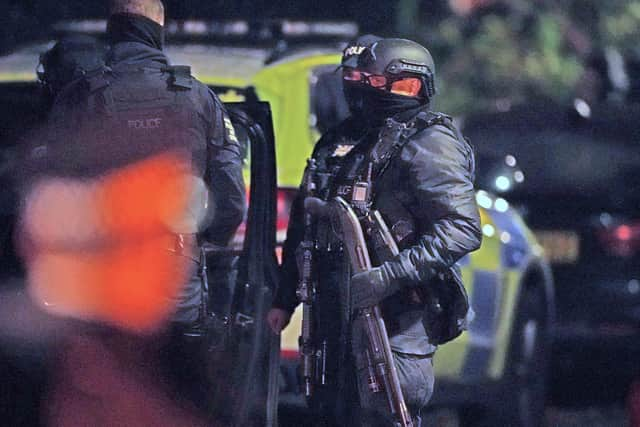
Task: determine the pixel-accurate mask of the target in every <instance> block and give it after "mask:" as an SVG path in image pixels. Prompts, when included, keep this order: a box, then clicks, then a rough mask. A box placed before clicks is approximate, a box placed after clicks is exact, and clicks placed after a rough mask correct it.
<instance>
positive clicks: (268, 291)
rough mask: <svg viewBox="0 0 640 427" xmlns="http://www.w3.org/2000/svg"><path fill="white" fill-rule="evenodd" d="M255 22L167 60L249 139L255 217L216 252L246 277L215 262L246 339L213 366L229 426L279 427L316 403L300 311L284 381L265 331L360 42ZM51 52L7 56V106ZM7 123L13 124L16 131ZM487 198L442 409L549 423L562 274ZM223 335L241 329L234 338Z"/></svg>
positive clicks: (273, 341) (217, 31)
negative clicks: (320, 145) (351, 44)
mask: <svg viewBox="0 0 640 427" xmlns="http://www.w3.org/2000/svg"><path fill="white" fill-rule="evenodd" d="M103 24H104V23H102V24H101V23H96V22H84V23H73V24H72V25H71V24H67V28H66V30H67V31H68V30H74V29H75V30H76V31H83V32H100V31H103V30H104V26H103ZM69 25H71V27H69ZM251 25H255V24H249V23H242V22H228V23H223V24H212V23H204V22H182V23H171V24H169V26H168V29H169V30H170V32H171V31H173V34H174V37H173V40H176V41H177V42H176V43H174V44H169V45H168V46H167V49H166V52H167V54H168V56H169V58H170V59H171V60H172V62H173V63H174V64H189V65H191V66H192V72H193V74H194V75H195V76H196V77H198V78H199V79H200V80H201V81H203V82H204V83H206V84H209V85H210V86H212V87H213V88H214V89H216V90H217V92H218V93H219V94H220V95H221V98H222V99H223V100H224V101H225V102H227V103H228V106H229V108H230V110H231V112H232V119H233V121H234V125H235V126H236V130H237V132H238V136H239V138H240V139H243V140H245V141H246V143H247V164H248V167H247V181H248V183H249V186H250V189H249V192H248V193H249V194H250V202H251V203H250V213H249V216H248V221H246V223H245V224H244V226H243V227H244V228H243V231H242V233H241V234H240V235H239V236H238V237H237V242H238V245H237V246H236V250H235V252H234V253H228V252H227V253H224V254H221V253H220V252H218V253H217V256H218V259H219V258H220V256H221V255H224V256H227V257H231V258H234V261H233V262H234V264H233V265H235V266H236V267H235V270H234V271H233V272H232V274H228V273H229V272H228V271H227V272H226V273H225V277H231V278H232V279H229V280H226V279H225V280H220V278H219V277H217V276H216V267H215V266H214V268H212V269H210V271H209V273H210V274H209V278H210V287H211V289H212V294H213V297H212V306H214V309H215V310H214V311H217V313H216V316H217V320H219V325H222V326H221V327H220V330H221V331H222V332H220V334H219V335H220V337H222V338H220V337H219V338H220V339H219V342H220V343H224V342H226V341H225V340H231V341H232V342H235V344H234V347H233V350H232V351H228V352H227V353H228V355H227V357H222V356H220V359H219V363H218V364H217V366H218V367H217V368H216V367H215V366H213V367H212V370H213V371H215V372H218V373H221V372H225V371H224V370H225V369H227V371H226V373H227V375H229V377H230V378H231V381H230V384H229V385H226V386H220V387H219V388H218V389H216V390H217V392H216V393H214V396H213V397H212V399H214V400H215V399H221V397H220V396H223V395H224V394H225V393H226V392H228V391H229V388H234V390H235V393H236V394H234V396H238V397H237V399H236V400H234V404H233V405H226V408H227V410H226V412H227V413H228V414H227V415H228V416H229V417H232V416H235V417H238V416H240V417H244V416H247V415H246V414H251V417H252V419H253V420H256V419H258V420H260V422H264V423H265V424H267V425H273V423H274V422H275V419H276V418H277V411H276V408H275V406H274V405H273V403H274V402H275V400H276V399H275V398H276V395H277V394H279V396H280V402H281V403H283V404H284V406H291V405H293V406H295V405H300V406H303V405H304V402H303V399H302V397H301V394H300V392H299V384H298V374H297V369H296V368H297V363H298V336H299V333H300V318H301V316H300V313H299V312H296V313H295V314H294V318H293V319H292V322H291V325H290V326H289V327H288V328H287V329H286V330H285V331H284V332H283V335H282V337H281V343H280V358H281V369H280V372H279V373H278V372H277V371H276V369H275V367H276V366H277V357H276V356H277V352H278V351H277V344H278V343H277V338H275V337H273V336H271V335H270V334H269V333H268V332H267V330H266V326H265V322H264V321H263V319H264V315H265V313H266V311H265V310H266V309H267V308H268V305H269V303H270V298H271V295H272V291H273V289H274V287H275V286H276V280H277V274H276V268H277V267H276V256H277V254H278V248H279V246H280V245H281V243H282V242H283V240H284V238H285V234H286V227H287V222H288V213H289V207H290V203H291V201H292V199H293V197H294V195H295V192H296V190H297V188H298V185H299V183H300V178H301V176H302V171H303V168H304V165H305V160H306V158H307V157H308V156H309V155H310V153H311V151H312V149H313V145H314V143H315V142H316V141H317V139H318V137H319V135H320V133H321V132H322V131H324V130H326V129H328V128H329V127H331V126H333V125H334V124H335V123H337V122H338V121H339V120H341V119H342V118H343V117H345V115H346V114H347V109H346V106H345V104H344V100H343V99H342V94H341V88H340V76H339V74H336V73H335V72H334V71H335V69H336V67H337V65H338V64H339V62H340V58H341V47H342V45H341V44H340V43H339V41H340V40H348V39H350V38H353V36H355V34H356V33H357V28H354V26H353V25H351V24H348V23H343V24H341V23H337V24H327V26H325V27H322V26H319V25H318V24H310V23H303V22H289V21H283V22H279V23H278V24H277V25H279V27H278V28H277V31H274V30H273V26H274V25H275V24H274V23H273V22H272V23H269V26H267V27H264V28H262V29H261V30H260V31H257V32H255V33H252V27H251ZM265 29H266V30H272V33H273V34H279V35H280V37H283V38H285V39H288V40H289V47H285V46H284V45H283V44H282V43H280V44H278V43H276V42H275V41H274V39H273V38H270V37H268V36H265V34H266V33H265V31H266V30H265ZM185 33H189V34H187V35H184V34H185ZM180 34H182V35H184V37H183V38H181V37H179V36H180ZM327 34H329V35H328V36H327ZM260 37H263V38H260ZM170 39H171V37H170ZM194 40H195V41H194ZM247 40H251V43H249V42H247ZM318 40H321V42H318ZM46 48H47V45H46V44H41V45H38V46H31V47H28V48H25V49H22V50H17V51H15V52H14V53H12V54H10V55H7V56H5V57H1V58H0V98H1V99H2V101H3V104H2V105H5V106H8V105H16V103H23V104H24V105H22V104H21V107H20V108H22V110H21V111H25V110H26V111H28V110H29V108H30V107H29V105H32V104H33V102H34V101H33V96H35V87H36V86H35V83H34V82H33V80H34V78H35V74H34V73H33V71H32V70H33V68H34V66H35V64H36V63H37V55H38V54H39V53H41V52H42V51H44V50H45V49H46ZM25 88H29V89H28V90H30V91H31V92H32V98H28V97H27V95H26V92H25V90H26V89H25ZM26 99H30V101H28V102H27V101H26ZM29 103H31V104H29ZM267 103H268V104H267ZM27 104H29V105H27ZM6 108H7V107H5V109H6ZM2 121H3V125H2V126H3V127H5V128H6V127H7V126H8V124H9V123H10V122H8V121H7V119H2ZM24 124H25V125H28V123H24ZM12 126H13V125H12ZM0 129H1V130H0V131H2V132H3V133H4V129H2V128H0ZM2 138H3V139H5V135H2ZM511 163H512V162H511V159H510V158H509V157H508V156H503V157H500V158H499V159H498V160H497V161H496V165H497V166H496V168H487V170H490V172H488V173H493V172H491V171H499V173H498V174H497V175H496V176H495V179H493V178H492V179H493V182H498V181H505V180H513V179H517V178H518V176H519V175H518V172H519V171H518V170H517V169H515V168H513V167H511V166H510V165H511ZM276 164H277V169H276ZM482 170H483V168H481V171H480V172H481V173H482ZM276 182H277V187H276ZM510 182H511V181H510ZM477 202H478V205H479V207H480V214H481V219H482V231H483V234H484V239H483V243H482V247H481V248H480V249H479V250H478V251H476V252H474V253H472V254H471V255H469V256H467V257H465V258H464V259H463V260H461V261H460V266H461V268H462V274H463V279H464V282H465V286H466V288H467V291H468V293H469V296H470V302H471V304H472V306H473V309H474V310H475V313H476V317H475V320H474V321H473V322H472V323H471V326H470V329H469V331H468V332H466V333H464V334H463V335H462V336H461V337H460V338H458V339H456V340H454V341H452V342H450V343H448V344H446V345H444V346H442V347H441V348H440V349H439V350H438V352H437V354H436V357H435V361H434V365H435V372H436V384H437V385H436V391H435V394H434V398H433V400H432V403H431V405H433V406H452V407H456V408H458V409H459V414H460V421H461V424H463V425H470V424H473V425H479V424H480V425H491V426H496V425H510V426H518V425H522V426H530V425H531V426H533V425H539V424H540V423H541V422H542V421H541V420H542V417H543V413H544V411H543V408H544V404H545V387H546V383H547V362H548V359H549V352H550V332H551V329H552V327H553V316H554V303H553V289H552V287H553V283H552V278H551V275H550V270H549V267H548V264H547V262H546V261H545V258H544V256H543V252H542V248H541V246H539V245H538V243H537V242H536V239H535V238H534V236H533V234H532V232H531V231H530V230H529V228H528V227H527V225H526V224H525V223H524V222H523V220H522V218H521V217H520V215H519V214H518V212H516V211H515V210H514V209H513V208H512V207H511V206H510V204H509V202H508V201H507V200H506V199H504V198H501V197H497V196H494V195H493V194H492V193H490V192H489V191H485V190H483V189H480V190H479V191H478V192H477ZM274 253H275V254H276V255H274ZM222 288H224V292H223V291H221V289H222ZM216 295H217V296H216ZM228 295H233V298H231V299H229V297H228ZM221 300H222V301H225V300H229V301H230V302H229V303H228V304H221V303H220V301H221ZM225 325H232V327H233V333H229V329H228V328H227V329H225V327H226V326H225ZM234 340H235V341H234ZM224 345H228V342H227V344H224ZM224 345H223V344H220V346H221V348H222V347H224ZM214 347H215V346H214ZM214 354H218V355H220V352H218V353H216V352H215V351H214ZM234 358H235V359H234ZM216 360H218V359H216ZM252 384H253V385H252ZM243 414H244V415H243ZM254 422H255V421H254ZM236 424H237V423H236ZM238 425H248V424H242V423H240V424H238ZM256 425H258V424H256Z"/></svg>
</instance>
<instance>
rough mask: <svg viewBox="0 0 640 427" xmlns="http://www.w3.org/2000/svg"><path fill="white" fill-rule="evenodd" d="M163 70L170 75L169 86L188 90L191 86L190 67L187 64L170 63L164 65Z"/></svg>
mask: <svg viewBox="0 0 640 427" xmlns="http://www.w3.org/2000/svg"><path fill="white" fill-rule="evenodd" d="M163 71H166V72H167V73H169V74H170V75H171V77H170V79H169V85H170V86H172V87H174V88H178V89H183V90H190V89H191V88H192V87H193V78H192V77H191V67H189V66H188V65H172V66H168V67H165V68H164V69H163Z"/></svg>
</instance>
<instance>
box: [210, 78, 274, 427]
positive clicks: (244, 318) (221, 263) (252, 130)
mask: <svg viewBox="0 0 640 427" xmlns="http://www.w3.org/2000/svg"><path fill="white" fill-rule="evenodd" d="M249 92H251V90H249ZM226 106H227V109H228V112H229V115H230V117H231V121H232V122H233V125H234V128H235V131H236V134H237V136H238V138H239V140H240V141H241V142H242V143H243V144H244V147H245V150H244V152H245V153H246V157H245V162H246V164H247V166H248V169H249V174H247V173H245V179H246V185H247V189H248V191H247V194H248V196H249V207H248V213H247V218H246V219H245V221H244V222H243V224H242V225H241V226H240V228H239V230H238V233H237V234H236V237H235V239H234V242H233V244H232V246H231V248H224V249H222V248H215V247H210V248H206V249H205V252H206V258H207V266H208V271H207V274H205V275H204V276H205V277H206V278H207V281H206V282H207V284H208V289H209V297H210V298H209V313H210V320H211V321H210V322H209V327H210V328H211V330H210V331H209V343H208V355H207V367H206V374H207V376H208V379H209V380H210V381H211V383H212V384H213V393H212V394H211V396H208V399H209V403H210V408H211V411H212V415H213V418H214V419H215V420H218V421H220V422H222V423H224V424H225V425H233V426H276V425H277V394H278V384H277V380H278V365H279V353H280V340H279V337H278V336H276V335H274V334H273V333H271V331H270V329H269V328H268V325H267V322H266V320H265V318H266V314H267V311H268V310H269V308H270V306H271V300H272V298H273V294H274V290H275V286H276V280H277V261H276V257H275V226H276V206H275V203H276V174H275V173H276V172H275V171H276V168H275V151H274V136H273V127H272V121H271V110H270V108H269V104H268V103H265V102H259V101H258V100H257V98H256V97H255V95H253V96H247V97H246V101H245V102H242V103H229V104H226Z"/></svg>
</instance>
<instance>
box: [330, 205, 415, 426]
mask: <svg viewBox="0 0 640 427" xmlns="http://www.w3.org/2000/svg"><path fill="white" fill-rule="evenodd" d="M331 205H332V206H331V218H332V222H333V224H334V229H336V230H339V231H340V232H339V234H340V235H341V236H342V239H343V247H344V248H345V250H346V252H347V255H348V257H349V261H350V263H351V268H352V270H353V273H354V274H355V273H359V272H361V271H366V270H370V269H371V268H372V266H371V258H370V256H369V251H368V249H367V242H366V240H365V237H364V233H363V231H362V225H361V224H360V221H359V220H358V217H357V216H356V214H355V212H354V211H353V209H352V207H351V206H350V205H349V203H347V202H346V201H345V200H344V199H343V198H341V197H336V198H335V199H334V200H333V201H332V203H331ZM372 219H375V217H373V218H372ZM394 249H395V248H394ZM395 251H396V252H397V249H395ZM359 315H360V316H363V317H364V320H365V325H366V331H367V337H368V341H369V346H368V349H367V359H368V364H369V372H370V377H369V388H370V390H371V391H372V392H374V393H379V392H384V393H385V394H386V397H387V403H388V404H389V409H390V411H391V414H392V416H393V418H394V425H395V426H396V427H413V421H412V420H411V415H410V414H409V410H408V409H407V405H406V403H405V400H404V396H403V395H402V389H401V388H400V380H399V379H398V372H397V370H396V365H395V363H394V361H393V354H392V353H391V345H390V344H389V335H388V334H387V328H386V326H385V324H384V319H383V318H382V314H381V311H380V307H378V306H377V305H375V306H373V307H367V308H364V309H361V310H360V311H359Z"/></svg>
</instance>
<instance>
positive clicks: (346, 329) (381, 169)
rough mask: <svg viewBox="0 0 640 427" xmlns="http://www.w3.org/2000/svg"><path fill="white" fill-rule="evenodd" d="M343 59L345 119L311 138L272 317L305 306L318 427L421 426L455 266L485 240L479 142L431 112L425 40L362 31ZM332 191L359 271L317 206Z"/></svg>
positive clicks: (308, 371) (305, 344)
mask: <svg viewBox="0 0 640 427" xmlns="http://www.w3.org/2000/svg"><path fill="white" fill-rule="evenodd" d="M341 69H342V76H343V88H344V94H345V97H346V100H347V102H348V104H349V108H350V112H351V115H350V117H349V118H347V119H346V120H345V121H344V122H342V123H341V124H339V125H338V126H337V127H336V128H334V129H333V130H330V131H329V132H327V133H326V134H325V135H324V136H323V137H322V138H321V139H320V141H319V142H318V143H317V145H316V147H315V150H314V153H313V157H312V160H310V163H309V166H308V167H307V171H306V174H305V179H304V182H303V186H302V187H301V191H300V193H299V195H298V197H297V199H296V201H295V202H294V205H293V207H292V214H291V222H290V225H289V230H288V235H287V241H286V243H285V247H284V258H283V265H282V277H281V284H280V288H279V289H278V292H277V295H276V298H275V302H274V304H273V308H272V309H271V311H270V312H269V315H268V321H269V323H270V326H271V328H272V329H273V330H274V332H276V333H279V332H280V331H281V330H282V329H283V328H284V327H285V326H286V325H287V324H288V323H289V320H290V317H291V314H292V313H293V311H294V309H295V307H296V306H297V305H298V303H299V302H300V301H302V302H303V303H304V304H305V313H304V314H303V316H307V319H303V336H302V337H301V343H300V344H301V349H302V350H301V352H302V354H303V356H306V358H307V359H308V360H306V361H305V358H304V357H303V373H302V376H303V378H304V379H305V382H306V384H305V391H306V394H307V396H308V397H309V403H310V405H311V407H312V408H313V409H314V410H315V411H317V412H316V414H317V419H319V420H322V421H321V422H320V424H323V425H349V426H352V425H405V426H406V425H414V426H417V425H420V412H421V409H422V408H423V407H424V406H425V405H426V404H427V402H428V401H429V399H430V397H431V395H432V392H433V382H434V376H433V366H432V358H433V355H434V353H435V351H436V348H437V345H438V344H440V343H444V342H446V341H448V340H450V339H453V338H455V337H456V336H457V335H459V334H460V333H461V331H462V330H463V329H465V328H466V325H467V322H468V321H469V320H470V318H471V317H472V311H471V310H470V308H469V305H468V300H467V296H466V293H465V291H464V288H463V286H462V282H461V278H460V272H459V269H458V267H457V266H456V262H457V261H458V260H459V259H460V258H461V257H463V256H464V255H466V254H468V253H469V252H471V251H474V250H476V249H477V248H478V247H479V246H480V241H481V230H480V218H479V213H478V209H477V205H476V202H475V192H474V184H473V181H474V169H475V165H474V157H473V152H472V149H471V148H470V146H469V145H468V143H467V141H466V140H465V139H464V138H463V136H462V135H461V134H460V132H459V131H458V130H457V129H456V127H455V126H454V125H453V123H452V121H451V118H450V117H448V116H446V115H444V114H440V113H433V112H431V111H430V105H431V103H432V101H433V98H434V95H435V92H436V91H435V85H434V77H435V67H434V62H433V59H432V57H431V55H430V53H429V51H428V50H427V49H425V48H424V47H423V46H421V45H419V44H417V43H415V42H412V41H409V40H404V39H380V38H377V37H374V36H363V37H361V38H360V39H358V40H357V42H355V43H353V44H351V45H350V46H348V47H347V48H346V49H345V51H344V54H343V59H342V66H341ZM338 199H340V200H345V201H346V202H347V203H348V204H349V205H350V207H349V208H348V209H349V210H353V212H355V214H356V216H357V217H358V219H359V220H360V222H361V225H362V229H363V230H364V236H365V240H366V243H365V244H364V245H361V246H360V250H364V251H368V252H370V254H371V259H372V261H373V265H376V266H375V267H373V268H370V269H368V270H366V271H361V272H358V273H357V274H353V273H352V270H351V264H349V263H348V261H347V258H348V257H347V255H348V251H347V248H349V247H350V245H352V244H354V242H352V241H349V239H350V238H353V235H351V236H350V237H347V236H345V235H344V234H343V235H341V232H340V230H339V228H337V227H336V226H335V223H334V221H332V220H331V219H330V217H331V215H330V214H329V215H327V214H326V213H325V214H322V213H320V211H321V209H317V208H314V207H317V206H319V205H321V204H322V203H323V202H327V201H331V200H338ZM372 213H376V215H378V214H379V215H378V216H376V215H372ZM372 217H376V218H379V223H377V231H376V227H374V225H376V224H374V223H373V222H372V221H371V218H372ZM374 222H375V221H374ZM380 232H383V233H382V234H381V233H380ZM385 233H386V234H385ZM380 236H387V237H386V240H385V238H382V239H380V238H379V237H380ZM392 247H395V251H394V250H390V249H393V248H392ZM351 253H357V251H351ZM309 259H312V260H313V263H312V264H311V265H309V263H308V262H307V263H306V264H305V261H308V260H309ZM310 272H311V274H309V273H310ZM309 283H311V284H313V286H311V288H309V287H308V286H307V285H308V284H309ZM299 284H302V285H304V286H302V287H301V286H300V285H299ZM301 290H302V292H301ZM374 306H376V307H377V306H379V307H380V309H381V313H382V317H383V318H384V324H385V326H386V331H385V332H387V333H388V338H389V339H388V346H389V347H390V350H391V351H390V352H389V354H392V359H393V360H392V361H388V362H389V364H390V365H393V366H391V367H390V368H395V371H396V372H395V375H396V377H397V378H398V382H399V385H400V388H401V391H402V393H401V394H400V396H391V395H390V394H389V391H388V390H384V388H385V387H384V386H385V385H387V386H388V384H378V382H379V380H380V376H379V375H378V374H379V372H378V371H376V370H377V369H378V367H379V363H377V362H376V361H372V359H373V352H374V351H375V348H372V347H371V343H370V342H368V340H369V341H370V340H371V335H367V334H365V333H364V332H363V329H365V328H366V325H365V323H366V322H364V321H363V320H362V318H363V313H364V314H366V313H371V311H370V310H369V311H367V310H368V308H370V307H374ZM307 308H309V310H308V311H307ZM309 313H312V314H311V316H310V317H311V319H308V317H309ZM305 322H306V323H305ZM383 329H384V328H383ZM309 331H311V332H309ZM374 347H375V345H374ZM309 349H310V351H309ZM383 374H384V373H383ZM383 382H384V381H383ZM381 385H382V387H380V386H381ZM387 388H389V387H387ZM393 399H395V400H400V399H401V400H403V401H404V402H402V401H400V402H399V403H398V405H396V406H395V408H396V409H397V408H400V409H402V405H406V407H408V409H409V411H408V412H410V414H411V416H410V417H409V418H412V419H409V420H403V419H402V417H398V414H397V411H395V412H396V413H394V406H393V405H388V404H387V403H388V402H389V403H391V400H393Z"/></svg>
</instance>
